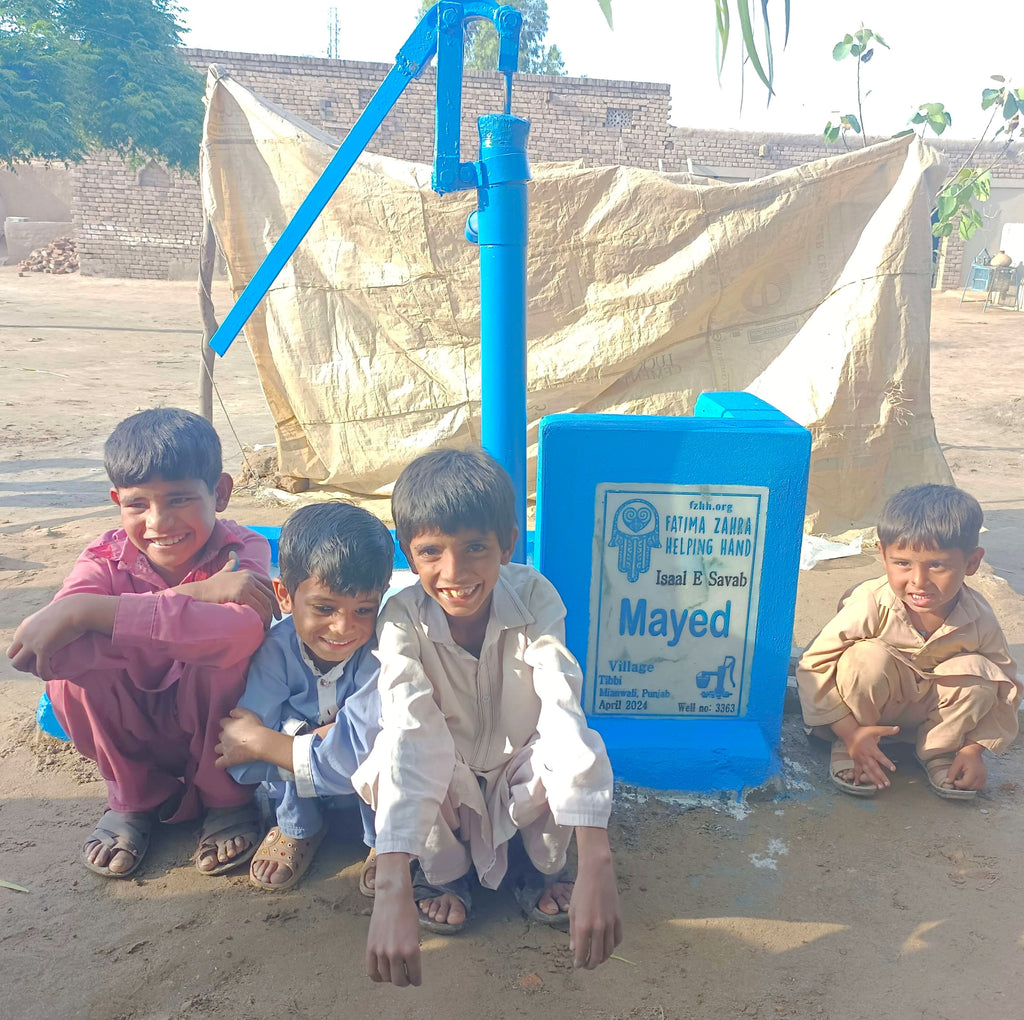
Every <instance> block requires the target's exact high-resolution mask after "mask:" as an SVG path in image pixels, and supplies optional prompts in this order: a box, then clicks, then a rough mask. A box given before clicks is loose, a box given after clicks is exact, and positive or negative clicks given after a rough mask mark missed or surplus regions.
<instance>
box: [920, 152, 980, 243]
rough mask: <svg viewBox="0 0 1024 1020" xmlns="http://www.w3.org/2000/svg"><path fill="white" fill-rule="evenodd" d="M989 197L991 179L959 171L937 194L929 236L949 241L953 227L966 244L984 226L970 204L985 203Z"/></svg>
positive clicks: (964, 169)
mask: <svg viewBox="0 0 1024 1020" xmlns="http://www.w3.org/2000/svg"><path fill="white" fill-rule="evenodd" d="M991 194H992V176H991V174H990V173H989V171H988V170H976V169H973V168H971V167H966V166H965V167H962V168H961V169H960V170H959V172H958V173H957V174H956V176H954V177H953V178H951V179H950V180H949V181H947V182H946V185H945V186H944V187H943V189H942V191H940V192H939V197H938V200H937V201H936V203H935V215H936V220H935V223H934V224H933V225H932V234H934V235H935V236H936V237H949V236H950V235H951V234H952V233H953V229H954V226H955V228H956V231H957V233H958V234H959V235H960V236H961V237H962V238H963V239H964V240H965V241H969V240H970V239H971V237H972V235H973V234H974V232H975V231H976V230H978V229H979V228H980V227H983V226H984V225H985V221H984V219H983V217H982V215H981V212H980V211H979V210H978V209H975V208H974V202H976V201H977V202H987V201H988V199H989V197H990V196H991ZM957 217H959V222H957Z"/></svg>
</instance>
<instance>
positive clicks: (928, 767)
mask: <svg viewBox="0 0 1024 1020" xmlns="http://www.w3.org/2000/svg"><path fill="white" fill-rule="evenodd" d="M954 757H955V755H952V754H938V755H936V756H935V757H934V758H929V759H928V760H927V761H922V760H921V759H920V758H918V759H917V761H918V764H919V765H920V766H921V768H923V769H924V774H925V775H926V776H927V777H928V785H929V786H930V787H931V788H932V791H933V792H934V793H935V794H936V795H937V796H939V797H942V798H943V799H944V800H974V798H975V797H977V796H978V791H977V790H961V789H960V788H959V787H958V786H943V785H942V784H943V782H944V781H945V778H946V774H947V773H948V772H949V769H950V766H951V765H952V764H953V759H954Z"/></svg>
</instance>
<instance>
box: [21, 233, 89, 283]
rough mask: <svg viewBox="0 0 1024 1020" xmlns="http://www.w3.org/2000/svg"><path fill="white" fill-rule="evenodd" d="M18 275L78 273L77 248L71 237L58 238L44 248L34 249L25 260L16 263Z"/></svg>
mask: <svg viewBox="0 0 1024 1020" xmlns="http://www.w3.org/2000/svg"><path fill="white" fill-rule="evenodd" d="M18 270H19V272H18V275H19V276H24V275H25V274H26V273H53V274H54V275H55V276H59V275H61V274H63V273H77V272H78V246H77V245H76V244H75V239H74V238H73V237H58V238H56V239H55V240H53V241H51V242H50V243H49V244H48V245H47V246H46V247H45V248H36V250H35V251H34V252H32V254H31V255H29V257H28V258H27V259H23V260H22V261H21V262H19V263H18Z"/></svg>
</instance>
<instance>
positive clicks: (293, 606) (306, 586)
mask: <svg viewBox="0 0 1024 1020" xmlns="http://www.w3.org/2000/svg"><path fill="white" fill-rule="evenodd" d="M274 591H275V593H276V594H277V600H278V602H280V603H281V609H282V610H283V611H284V612H286V613H291V614H292V620H293V621H294V623H295V633H296V634H298V636H299V640H300V641H301V642H302V643H303V644H304V645H305V646H306V648H307V649H308V651H309V653H310V655H311V656H312V658H313V661H314V662H315V663H316V665H317V668H318V669H320V670H321V672H324V673H326V672H329V671H330V669H331V668H332V667H333V666H335V665H337V663H339V662H344V661H345V660H346V659H347V658H348V657H349V656H350V655H352V654H353V653H354V652H355V651H356V650H357V649H359V648H362V646H363V645H365V644H366V642H367V641H369V640H370V638H372V637H373V632H374V628H375V627H376V625H377V611H378V609H380V599H381V595H382V594H383V593H382V592H379V591H378V592H362V593H359V594H356V595H341V594H339V593H338V592H336V591H332V590H331V588H330V587H329V586H328V585H326V584H324V582H323V581H321V580H320V579H319V578H318V577H307V578H306V579H305V580H304V581H302V582H301V583H300V584H299V586H298V587H297V588H296V590H295V592H294V594H293V593H292V592H289V591H288V589H287V588H285V586H284V584H282V582H281V579H280V578H279V577H278V578H275V580H274Z"/></svg>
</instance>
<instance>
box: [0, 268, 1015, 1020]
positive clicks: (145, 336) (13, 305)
mask: <svg viewBox="0 0 1024 1020" xmlns="http://www.w3.org/2000/svg"><path fill="white" fill-rule="evenodd" d="M958 297H959V295H939V296H937V297H936V299H935V321H934V325H933V345H932V352H933V380H934V389H933V396H934V401H933V402H934V409H935V417H936V422H937V431H938V436H939V439H940V441H941V442H942V444H943V446H944V448H945V450H946V455H947V458H948V459H949V462H950V466H951V467H952V469H953V471H954V474H955V475H956V478H957V481H958V482H959V483H960V484H962V485H963V486H964V487H966V488H968V489H970V490H972V491H973V492H975V493H976V494H977V495H978V496H979V497H980V498H981V500H982V502H983V504H984V506H985V510H986V514H987V520H988V524H989V527H990V532H989V533H988V534H987V535H986V536H985V544H986V546H987V547H988V549H989V561H990V563H991V565H992V567H993V568H994V572H995V573H994V574H993V573H992V572H991V571H989V572H988V573H986V574H985V575H984V576H982V577H981V578H980V580H979V587H980V588H981V590H982V591H983V592H984V593H985V594H986V595H987V596H988V597H989V599H990V600H991V601H992V602H993V603H994V604H995V605H996V607H997V611H998V612H999V613H1000V615H1001V617H1002V619H1003V623H1004V627H1005V629H1006V631H1007V634H1008V636H1009V640H1010V642H1011V645H1012V646H1013V649H1014V654H1015V656H1016V657H1017V658H1018V660H1020V659H1021V658H1024V599H1022V598H1021V597H1020V596H1019V595H1018V594H1016V593H1015V592H1014V591H1013V590H1012V588H1011V585H1012V586H1013V588H1016V590H1017V592H1022V591H1024V542H1022V541H1021V538H1020V535H1021V524H1022V523H1024V492H1022V487H1021V467H1022V456H1024V425H1022V423H1021V415H1022V412H1024V403H1022V392H1024V391H1022V388H1021V380H1024V346H1022V342H1021V340H1022V332H1024V316H1021V315H1019V314H1016V313H1013V312H1005V311H998V310H990V311H989V312H987V313H985V314H984V315H982V314H981V304H980V302H974V303H968V304H965V305H964V306H963V307H962V308H960V307H958V306H957V298H958ZM217 299H218V307H219V308H220V309H221V310H222V311H223V309H224V308H225V307H226V306H227V297H226V293H225V292H224V291H223V290H221V291H220V292H219V293H218V295H217ZM197 329H198V312H197V308H196V300H195V296H194V288H193V287H192V286H191V285H188V284H167V283H148V282H141V281H97V280H90V279H82V278H80V277H58V278H50V277H43V276H31V277H25V278H19V277H18V276H17V274H16V271H14V270H11V269H0V350H2V353H3V358H2V365H3V376H2V378H3V386H2V389H0V406H2V408H3V414H2V417H0V536H2V542H0V645H3V646H6V643H7V640H8V639H9V637H10V635H11V633H12V632H13V629H14V627H15V626H16V625H17V623H18V622H19V621H20V619H21V618H22V617H23V616H24V615H26V614H28V613H29V612H31V611H33V610H35V609H36V608H38V607H40V606H42V605H43V604H45V602H46V601H48V599H49V598H50V596H51V594H52V592H53V590H54V589H55V587H56V586H57V585H58V584H59V583H60V580H61V578H62V577H63V575H64V573H65V571H66V569H67V567H68V566H69V565H70V563H71V562H72V561H73V559H74V557H75V556H76V555H77V553H78V552H79V551H80V550H81V548H82V547H83V546H84V545H85V543H86V542H87V541H88V540H89V539H90V538H91V537H93V536H94V535H95V534H97V533H98V532H99V531H101V530H103V529H104V528H106V527H108V526H110V524H111V522H113V521H115V520H116V518H115V515H114V513H113V508H112V507H111V505H110V504H109V502H107V497H106V493H107V488H108V485H107V482H106V479H105V477H104V474H103V469H102V464H101V460H100V454H101V448H102V442H103V439H104V438H105V437H106V435H107V433H108V432H109V431H110V429H111V427H112V426H113V425H114V424H115V423H116V422H117V421H118V420H119V419H120V418H122V417H124V416H125V415H127V414H129V413H131V412H132V411H134V410H136V409H139V408H143V407H147V406H151V405H153V404H157V403H179V404H184V405H185V406H193V407H194V406H196V396H195V394H196V388H197V374H198V369H197V364H198V359H197V348H198V343H199V335H198V332H197ZM217 380H218V384H219V388H220V392H221V395H222V397H223V400H224V404H225V405H226V407H227V408H228V409H229V412H230V416H231V421H232V423H233V425H234V428H235V430H236V431H237V433H238V436H239V437H240V438H241V439H242V440H243V441H244V442H246V443H248V444H259V443H269V442H271V441H272V431H271V423H270V418H269V415H268V413H267V411H266V408H265V406H264V404H263V400H262V396H261V394H260V391H259V386H258V383H257V380H256V375H255V371H254V368H253V366H252V362H251V359H250V358H249V355H248V352H247V351H246V349H245V347H244V345H242V344H236V345H235V347H234V348H233V349H232V350H231V352H230V353H229V356H228V357H227V358H226V359H225V360H224V361H223V362H221V363H219V364H218V366H217ZM216 423H217V425H218V428H219V429H220V431H221V435H222V437H223V438H224V445H225V450H226V453H227V459H228V462H229V467H230V468H237V466H238V462H239V456H238V444H237V443H236V441H235V439H234V438H233V437H232V435H231V431H230V429H229V428H228V427H227V425H226V422H225V418H224V415H223V413H222V411H221V410H220V409H219V408H218V410H217V414H216ZM232 511H233V513H232V514H231V516H234V517H236V518H237V519H239V520H243V521H248V522H249V523H280V522H281V520H282V519H283V517H284V516H285V514H286V511H285V510H284V509H282V508H281V507H279V506H274V505H267V504H265V503H263V502H260V501H258V500H256V499H255V498H254V496H253V494H252V493H239V494H238V495H237V496H236V498H235V500H233V506H232ZM877 572H878V566H877V562H876V560H875V558H874V555H873V554H864V555H861V556H858V557H855V558H852V559H847V560H843V561H834V562H832V563H827V564H823V565H820V566H819V567H817V568H816V569H815V570H813V571H811V572H809V573H805V574H803V575H801V578H800V593H799V604H798V610H797V621H796V628H795V634H794V641H795V642H796V643H797V644H804V643H805V642H806V641H807V640H808V639H809V638H810V637H811V636H812V635H813V633H814V631H815V630H816V629H817V627H818V626H819V625H820V624H821V623H822V622H823V621H824V619H825V618H826V617H827V616H828V615H829V613H830V612H831V608H832V606H833V605H834V603H835V599H836V597H837V596H838V594H839V593H840V592H842V591H843V590H844V589H845V588H846V587H848V586H849V585H850V584H851V583H853V582H854V581H856V580H859V579H861V578H866V577H869V576H873V575H874V574H876V573H877ZM996 575H998V576H996ZM1000 578H1005V579H1006V581H1003V580H1001V579H1000ZM1007 582H1009V584H1008V583H1007ZM6 662H7V660H6V659H3V660H2V663H0V789H2V791H3V792H2V799H0V878H2V879H6V880H7V881H11V882H16V883H18V884H20V885H23V886H26V887H28V889H29V890H30V891H29V892H28V893H27V894H26V893H16V892H11V891H8V890H5V889H0V975H2V979H0V989H2V991H3V994H2V995H0V1017H2V1018H12V1020H37V1018H38V1020H43V1018H47V1020H49V1018H52V1017H60V1018H64V1017H70V1018H78V1017H82V1018H90V1020H91V1018H95V1020H108V1018H123V1020H127V1018H132V1020H143V1018H148V1020H157V1018H163V1020H170V1018H196V1017H218V1018H235V1017H238V1018H241V1017H253V1018H270V1017H279V1016H289V1017H311V1018H312V1017H323V1016H341V1015H355V1016H379V1017H403V1018H404V1017H408V1018H417V1017H439V1016H447V1017H450V1018H452V1020H470V1018H473V1020H478V1018H480V1017H487V1018H490V1017H495V1018H505V1017H527V1018H531V1020H539V1018H541V1017H544V1018H547V1017H559V1018H562V1017H564V1018H575V1017H581V1018H582V1017H586V1018H593V1020H612V1018H619V1020H626V1018H630V1020H664V1018H701V1020H719V1018H722V1020H727V1018H748V1017H749V1018H759V1020H768V1018H772V1020H774V1018H785V1017H790V1018H829V1020H861V1018H869V1017H870V1018H897V1020H903V1018H907V1020H911V1018H913V1020H941V1018H953V1017H957V1018H960V1017H963V1016H964V1015H972V1016H980V1017H986V1018H987V1020H1011V1018H1013V1020H1016V1018H1019V1017H1020V1015H1021V1011H1022V1007H1021V1005H1020V1000H1021V997H1022V995H1024V978H1022V976H1021V970H1022V967H1021V964H1022V963H1024V884H1022V881H1021V877H1020V873H1021V868H1020V862H1019V858H1018V856H1017V854H1018V849H1019V847H1020V846H1021V844H1022V842H1024V814H1022V812H1021V810H1020V808H1021V799H1022V792H1021V791H1022V785H1024V751H1022V750H1020V749H1018V750H1015V751H1012V752H1010V753H1009V754H1008V755H1006V756H1005V757H1004V758H1003V759H1001V760H999V761H997V762H994V763H992V766H991V770H990V784H989V789H988V791H987V793H986V795H985V796H984V797H983V798H982V799H980V800H979V801H978V802H976V803H974V804H972V805H963V804H956V803H949V802H944V801H940V800H938V799H937V798H935V797H934V796H932V795H931V794H930V792H929V791H928V790H927V788H926V786H925V784H924V782H923V778H922V775H921V773H920V771H919V770H918V769H917V767H916V766H915V765H914V764H913V762H911V761H908V760H907V756H906V755H904V756H903V761H902V762H901V767H900V769H899V772H898V773H897V777H896V781H895V784H894V786H893V788H892V789H891V790H890V791H888V792H886V794H885V795H884V796H880V797H878V798H876V799H874V800H872V801H860V800H855V799H853V798H849V797H844V796H843V795H842V794H839V793H837V792H834V791H833V789H832V788H831V787H830V785H829V784H828V783H827V781H826V780H825V757H824V751H823V750H821V749H819V748H817V747H812V746H810V745H809V744H808V743H807V742H806V740H805V739H804V737H803V735H802V733H801V731H800V728H799V725H798V720H797V717H796V716H795V715H794V714H793V712H792V710H790V711H789V712H787V715H786V721H785V727H784V733H783V743H782V752H783V759H784V771H783V781H782V783H781V785H780V787H779V789H778V790H776V791H773V792H762V794H761V795H760V796H751V797H749V798H747V799H746V800H743V801H735V800H722V801H718V802H713V803H706V804H700V803H697V802H695V801H692V800H686V801H682V802H666V801H664V800H655V799H647V798H644V797H642V796H639V795H637V794H636V792H635V791H629V790H620V791H619V795H618V796H617V800H616V809H615V812H614V815H613V826H612V843H613V847H614V849H615V851H616V854H617V859H616V863H617V869H618V874H619V881H620V889H621V896H622V909H623V916H624V920H625V926H626V936H625V940H624V941H623V943H622V945H621V947H620V949H619V955H620V956H621V959H616V960H612V961H610V962H609V963H608V964H607V965H605V966H604V967H603V968H601V969H600V970H598V971H596V972H594V973H585V972H574V971H573V970H572V967H571V964H570V958H569V955H568V952H567V939H566V937H565V936H564V935H560V934H558V933H555V932H550V931H547V930H542V929H538V928H537V927H530V926H528V925H527V924H526V923H525V922H524V921H523V920H521V918H520V916H519V914H518V912H517V910H516V908H515V905H514V903H513V902H512V900H511V898H510V897H508V896H505V895H504V894H483V895H481V896H480V898H479V899H480V902H479V909H478V911H477V914H476V917H475V920H474V924H473V927H472V930H471V932H470V933H467V934H466V935H465V936H463V937H461V938H458V939H449V940H445V939H441V938H428V939H426V940H425V941H424V944H423V948H424V957H425V961H424V965H425V969H426V979H425V982H424V986H423V987H422V988H421V989H419V990H399V989H394V988H390V987H377V986H374V985H372V984H371V983H370V982H369V981H368V980H367V979H366V978H365V977H364V976H363V973H362V953H363V944H364V938H365V933H366V927H367V916H368V913H369V911H368V902H367V901H366V900H364V899H362V898H361V897H360V896H359V894H358V891H357V889H356V876H357V870H358V861H359V860H360V857H361V852H360V845H359V843H358V841H357V839H356V838H355V837H354V836H353V833H354V831H355V830H354V827H353V820H352V819H347V818H345V817H344V816H341V817H339V818H338V820H337V825H336V828H335V832H336V835H337V837H338V838H337V839H336V840H334V841H332V842H330V843H328V844H325V845H324V847H323V848H322V849H321V851H320V854H319V856H318V859H317V861H316V863H315V865H314V867H313V869H312V871H311V872H310V874H309V876H308V877H307V879H306V880H305V881H304V882H303V883H302V884H301V885H300V886H299V887H298V888H297V889H296V890H294V891H292V892H290V893H285V894H281V895H268V894H265V893H260V892H257V891H255V890H252V889H250V888H249V887H248V886H247V884H246V881H245V879H244V877H234V878H229V879H209V878H203V877H201V876H200V875H198V873H197V872H196V871H195V870H194V868H193V867H192V866H191V864H190V863H189V855H190V854H191V852H192V849H193V840H194V833H193V831H192V828H191V827H190V826H187V825H185V826H177V827H173V828H167V829H165V830H163V831H160V832H159V833H157V835H156V836H155V838H154V841H153V844H152V847H151V849H150V853H149V856H148V857H147V860H146V863H145V865H144V867H143V868H142V869H141V870H140V872H139V873H138V876H137V877H136V878H133V879H132V880H129V881H124V882H113V881H107V880H104V879H102V878H99V877H97V876H94V875H92V874H90V873H89V872H87V871H86V870H85V869H84V868H82V867H81V865H80V864H79V863H78V852H79V847H80V845H81V843H82V841H83V839H84V838H85V836H86V834H87V832H88V830H89V829H90V828H91V825H92V823H93V821H94V820H95V819H96V817H98V816H99V814H100V812H101V810H102V807H103V805H104V801H105V796H104V789H103V786H102V784H101V783H100V782H98V781H97V780H96V775H95V772H94V771H93V770H92V767H91V766H90V765H89V764H88V763H83V762H82V761H81V760H80V759H77V758H76V756H75V755H73V754H72V753H70V752H68V751H66V750H65V751H60V750H54V749H53V747H52V746H50V745H45V746H34V742H33V738H32V731H33V726H32V713H33V709H34V706H35V703H36V701H37V699H38V696H39V693H40V690H41V685H40V684H39V683H38V682H37V681H35V680H32V679H25V678H24V677H23V676H21V675H19V674H16V673H14V672H13V671H12V670H11V669H10V667H9V665H7V664H6ZM790 709H792V706H790Z"/></svg>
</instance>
